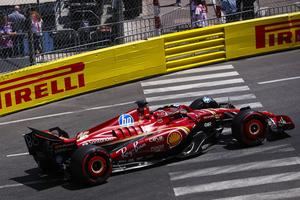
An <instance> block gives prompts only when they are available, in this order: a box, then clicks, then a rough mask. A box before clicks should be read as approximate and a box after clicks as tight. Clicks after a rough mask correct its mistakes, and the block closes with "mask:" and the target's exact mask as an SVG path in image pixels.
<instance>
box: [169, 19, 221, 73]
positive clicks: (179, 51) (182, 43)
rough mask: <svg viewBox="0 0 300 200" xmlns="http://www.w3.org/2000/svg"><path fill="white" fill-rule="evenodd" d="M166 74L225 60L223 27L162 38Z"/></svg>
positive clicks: (195, 30) (174, 34) (196, 30)
mask: <svg viewBox="0 0 300 200" xmlns="http://www.w3.org/2000/svg"><path fill="white" fill-rule="evenodd" d="M163 38H164V42H165V54H166V68H167V72H172V71H178V70H180V69H186V68H191V67H196V66H200V65H205V64H210V63H215V62H220V61H225V60H226V54H225V33H224V26H223V25H221V26H214V27H207V28H202V29H194V30H191V31H186V32H181V33H173V34H169V35H165V36H163Z"/></svg>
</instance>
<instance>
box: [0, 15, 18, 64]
mask: <svg viewBox="0 0 300 200" xmlns="http://www.w3.org/2000/svg"><path fill="white" fill-rule="evenodd" d="M15 34H16V33H15V32H13V30H12V26H11V23H10V22H9V21H8V18H7V16H5V15H1V16H0V56H1V57H2V58H7V57H11V56H12V55H13V40H12V37H13V36H14V35H15Z"/></svg>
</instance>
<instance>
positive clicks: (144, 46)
mask: <svg viewBox="0 0 300 200" xmlns="http://www.w3.org/2000/svg"><path fill="white" fill-rule="evenodd" d="M164 59H165V56H164V49H163V40H162V39H161V38H156V39H155V38H154V39H151V40H148V41H140V42H135V43H131V44H127V45H120V46H118V47H111V48H107V49H101V50H96V51H92V52H89V53H84V54H80V55H76V56H72V57H69V58H66V59H62V60H58V61H54V62H50V63H46V64H42V65H38V66H32V67H28V68H25V69H23V70H19V71H15V72H13V73H9V74H5V75H2V76H0V95H1V101H0V115H4V114H8V113H11V112H15V111H18V110H22V109H26V108H30V107H33V106H37V105H40V104H44V103H48V102H51V101H56V100H59V99H63V98H66V97H70V96H73V95H77V94H80V93H84V92H88V91H92V90H95V89H99V88H104V87H108V86H112V85H116V84H119V83H123V82H128V81H130V80H134V79H138V78H143V77H147V76H151V75H154V74H162V73H164V72H165V71H166V69H165V65H164Z"/></svg>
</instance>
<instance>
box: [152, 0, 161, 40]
mask: <svg viewBox="0 0 300 200" xmlns="http://www.w3.org/2000/svg"><path fill="white" fill-rule="evenodd" d="M153 7H154V23H155V24H154V25H155V35H156V36H158V35H160V28H161V20H160V5H159V0H153Z"/></svg>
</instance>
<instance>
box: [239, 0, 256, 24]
mask: <svg viewBox="0 0 300 200" xmlns="http://www.w3.org/2000/svg"><path fill="white" fill-rule="evenodd" d="M254 2H255V0H236V6H237V12H242V19H243V20H246V19H253V18H254V17H255V12H254Z"/></svg>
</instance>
